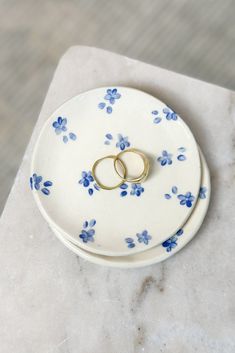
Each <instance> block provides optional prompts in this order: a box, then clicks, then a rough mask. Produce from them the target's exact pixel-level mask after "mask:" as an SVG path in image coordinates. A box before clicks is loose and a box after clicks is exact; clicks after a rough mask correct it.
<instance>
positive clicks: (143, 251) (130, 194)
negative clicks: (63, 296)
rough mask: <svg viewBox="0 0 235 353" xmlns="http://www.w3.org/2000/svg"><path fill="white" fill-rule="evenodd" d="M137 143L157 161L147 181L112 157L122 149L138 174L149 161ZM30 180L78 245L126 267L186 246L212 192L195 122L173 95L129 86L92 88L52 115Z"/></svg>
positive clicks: (47, 213)
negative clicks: (163, 97)
mask: <svg viewBox="0 0 235 353" xmlns="http://www.w3.org/2000/svg"><path fill="white" fill-rule="evenodd" d="M128 151H129V152H130V153H123V152H128ZM132 151H140V155H143V156H145V157H146V160H147V161H148V163H149V170H148V173H147V174H148V175H145V178H142V180H140V181H139V180H138V178H135V177H133V178H131V177H129V178H127V177H126V176H124V175H123V178H122V177H120V175H118V174H120V173H118V174H117V170H116V169H117V168H115V163H114V161H113V160H112V158H107V159H103V158H104V157H105V156H112V157H113V156H114V160H115V156H117V155H119V154H120V152H121V155H122V159H121V157H120V159H121V160H122V161H123V163H124V165H125V166H127V169H128V173H129V174H130V175H138V174H139V173H140V174H141V170H142V164H141V162H143V160H142V159H141V158H138V157H139V155H137V154H135V153H132ZM124 155H125V156H124ZM99 160H102V163H101V164H100V165H99V176H98V178H97V175H94V169H92V168H93V166H94V164H95V163H96V161H99ZM120 178H121V179H120ZM99 180H102V183H101V182H99ZM136 180H138V181H136ZM104 184H105V185H117V186H118V187H116V188H113V187H109V188H108V190H107V189H104V188H103V187H102V185H104ZM30 185H31V189H32V191H33V195H34V198H35V200H36V203H37V205H38V207H39V209H40V211H41V213H42V215H43V217H44V218H45V219H46V221H47V222H48V224H49V225H50V227H51V228H52V230H53V231H54V233H55V235H56V236H57V237H58V238H59V239H60V240H61V241H62V242H63V243H64V244H65V245H66V246H67V247H68V248H69V249H71V250H72V251H74V252H75V253H76V254H78V255H79V256H81V257H83V258H85V259H87V260H89V261H92V262H94V263H97V264H103V265H107V266H117V267H138V266H145V265H149V264H153V263H156V262H160V261H162V260H164V259H166V258H168V257H169V256H171V255H173V254H174V253H176V252H177V251H178V250H180V249H181V248H182V247H184V246H185V245H186V244H187V243H188V242H189V241H190V240H191V239H192V238H193V236H194V235H195V234H196V232H197V231H198V229H199V227H200V225H201V224H202V221H203V219H204V217H205V215H206V212H207V208H208V204H209V199H210V176H209V171H208V167H207V164H206V161H205V158H204V156H203V154H202V152H201V151H200V149H199V147H198V145H197V143H196V141H195V139H194V136H193V134H192V132H191V131H190V129H189V127H188V126H187V125H186V124H185V122H184V121H183V120H182V119H181V118H180V117H179V115H178V114H176V113H175V112H174V111H173V110H172V109H171V108H169V107H168V106H166V104H164V103H163V102H161V101H159V100H158V99H156V98H155V97H152V96H151V95H149V94H146V93H144V92H142V91H139V90H136V89H132V88H126V87H116V88H114V87H112V88H110V87H109V88H106V87H102V88H98V89H95V90H91V91H88V92H85V93H83V94H80V95H78V96H76V97H74V98H72V99H71V100H69V101H68V102H66V103H64V104H63V105H62V106H61V107H60V108H58V109H57V110H56V112H55V113H53V114H52V115H51V117H50V118H49V119H48V120H47V122H46V123H45V125H44V127H43V129H42V131H41V133H40V135H39V137H38V140H37V142H36V145H35V149H34V153H33V158H32V163H31V177H30Z"/></svg>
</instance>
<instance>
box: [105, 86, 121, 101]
mask: <svg viewBox="0 0 235 353" xmlns="http://www.w3.org/2000/svg"><path fill="white" fill-rule="evenodd" d="M119 98H121V95H120V93H118V91H117V89H116V88H114V89H107V94H106V95H105V96H104V99H105V100H107V101H109V103H110V104H114V103H115V99H119Z"/></svg>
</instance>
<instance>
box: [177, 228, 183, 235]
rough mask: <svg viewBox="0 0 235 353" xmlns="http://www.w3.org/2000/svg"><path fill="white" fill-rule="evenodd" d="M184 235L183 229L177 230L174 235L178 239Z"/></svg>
mask: <svg viewBox="0 0 235 353" xmlns="http://www.w3.org/2000/svg"><path fill="white" fill-rule="evenodd" d="M183 233H184V231H183V229H179V230H178V232H176V235H177V236H178V237H180V236H181V235H182V234H183Z"/></svg>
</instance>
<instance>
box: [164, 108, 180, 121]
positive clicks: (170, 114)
mask: <svg viewBox="0 0 235 353" xmlns="http://www.w3.org/2000/svg"><path fill="white" fill-rule="evenodd" d="M163 113H164V114H165V116H166V119H167V120H174V121H175V120H177V119H178V116H177V114H176V112H174V110H172V109H171V108H169V107H166V108H164V109H163Z"/></svg>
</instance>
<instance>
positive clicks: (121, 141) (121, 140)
mask: <svg viewBox="0 0 235 353" xmlns="http://www.w3.org/2000/svg"><path fill="white" fill-rule="evenodd" d="M130 145H131V144H130V142H129V141H128V137H127V136H125V137H124V136H123V135H121V134H118V142H117V143H116V147H117V148H120V150H121V151H124V150H125V149H126V148H127V147H130Z"/></svg>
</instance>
